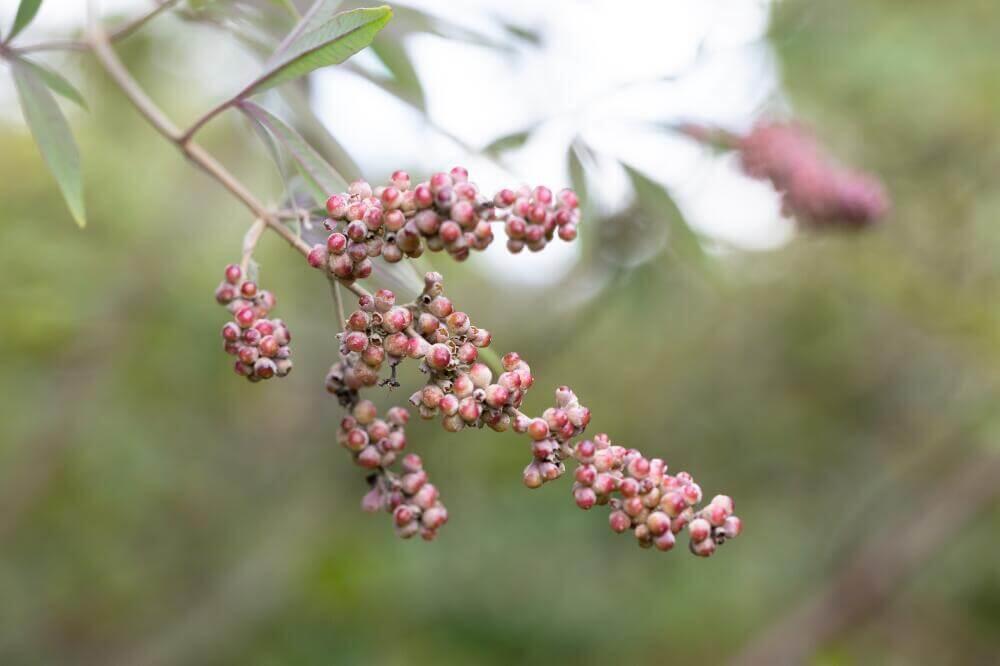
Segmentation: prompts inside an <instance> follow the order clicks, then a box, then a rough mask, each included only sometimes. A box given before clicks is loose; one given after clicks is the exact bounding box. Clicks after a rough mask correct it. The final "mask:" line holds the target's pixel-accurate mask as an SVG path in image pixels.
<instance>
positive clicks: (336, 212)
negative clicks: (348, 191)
mask: <svg viewBox="0 0 1000 666" xmlns="http://www.w3.org/2000/svg"><path fill="white" fill-rule="evenodd" d="M347 205H348V202H347V198H346V197H345V196H343V195H342V194H334V195H333V196H331V197H330V198H329V199H327V200H326V212H327V213H329V215H330V217H332V218H333V219H335V220H340V219H343V218H344V216H346V215H347Z"/></svg>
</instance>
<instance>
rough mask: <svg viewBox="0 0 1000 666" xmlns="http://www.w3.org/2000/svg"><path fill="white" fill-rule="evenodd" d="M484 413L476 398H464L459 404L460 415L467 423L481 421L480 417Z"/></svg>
mask: <svg viewBox="0 0 1000 666" xmlns="http://www.w3.org/2000/svg"><path fill="white" fill-rule="evenodd" d="M482 413H483V408H482V407H481V406H480V405H479V403H478V402H476V400H475V398H473V397H471V396H470V397H468V398H463V399H462V400H461V401H460V402H459V403H458V415H459V416H461V417H462V420H463V421H465V422H466V423H475V422H476V421H478V420H479V416H480V415H481V414H482Z"/></svg>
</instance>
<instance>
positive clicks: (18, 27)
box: [6, 0, 42, 42]
mask: <svg viewBox="0 0 1000 666" xmlns="http://www.w3.org/2000/svg"><path fill="white" fill-rule="evenodd" d="M41 6H42V0H21V4H19V5H18V6H17V15H16V16H14V25H13V26H12V27H11V29H10V34H9V35H7V39H6V41H8V42H9V41H10V40H12V39H14V38H15V37H17V34H18V33H19V32H21V31H22V30H24V29H25V28H27V27H28V24H29V23H31V22H32V21H33V20H34V18H35V14H37V13H38V8H39V7H41Z"/></svg>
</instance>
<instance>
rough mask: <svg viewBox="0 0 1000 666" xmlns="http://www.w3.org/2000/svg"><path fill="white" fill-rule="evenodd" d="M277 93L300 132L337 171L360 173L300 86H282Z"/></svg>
mask: <svg viewBox="0 0 1000 666" xmlns="http://www.w3.org/2000/svg"><path fill="white" fill-rule="evenodd" d="M279 94H280V95H281V98H282V99H283V100H284V101H285V103H287V104H288V106H289V107H291V110H292V111H293V112H294V113H295V117H296V118H297V119H298V127H299V128H300V130H301V133H302V134H303V135H305V136H306V137H308V142H309V144H310V145H313V146H316V148H317V152H318V153H319V154H321V155H322V156H323V157H324V158H325V159H326V161H328V162H329V163H330V164H331V165H333V168H334V170H335V171H336V172H337V173H341V174H345V173H349V174H354V175H357V174H360V173H361V167H359V166H358V164H357V162H355V161H354V158H352V157H351V155H350V153H348V152H347V149H346V148H344V146H343V145H341V143H340V142H339V141H337V139H336V138H335V137H334V136H333V135H332V134H330V130H328V129H327V128H326V126H325V125H324V124H323V123H322V122H321V121H320V119H319V118H317V117H316V112H315V111H314V110H313V108H312V106H311V105H310V102H309V97H308V96H307V95H306V92H305V91H304V90H303V89H302V87H301V86H283V87H282V88H281V90H280V92H279Z"/></svg>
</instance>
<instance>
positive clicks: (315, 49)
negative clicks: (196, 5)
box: [237, 5, 392, 99]
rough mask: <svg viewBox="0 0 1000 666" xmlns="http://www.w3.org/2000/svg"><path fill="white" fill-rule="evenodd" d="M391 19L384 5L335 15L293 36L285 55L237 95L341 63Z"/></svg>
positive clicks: (263, 88)
mask: <svg viewBox="0 0 1000 666" xmlns="http://www.w3.org/2000/svg"><path fill="white" fill-rule="evenodd" d="M391 18H392V10H391V9H390V8H389V7H388V6H385V5H383V6H382V7H374V8H371V9H355V10H352V11H349V12H343V13H340V14H337V15H336V16H334V17H333V18H331V19H329V20H328V21H326V22H325V23H323V24H322V25H321V26H319V27H317V28H315V29H312V30H309V31H307V32H303V33H302V34H301V35H299V36H296V37H295V38H294V39H293V41H292V42H291V43H290V44H288V46H287V54H285V55H284V56H283V57H282V58H280V60H279V61H278V62H277V63H275V64H274V65H273V66H272V67H271V68H270V69H268V71H266V72H265V73H264V74H262V75H261V76H260V77H258V78H257V79H256V80H254V81H253V82H252V83H251V84H250V85H249V86H247V87H246V88H245V89H244V90H243V91H242V92H241V93H239V95H237V98H238V99H242V98H244V97H247V96H248V95H252V94H255V93H259V92H263V91H264V90H268V89H270V88H273V87H275V86H277V85H280V84H282V83H285V82H287V81H291V80H293V79H297V78H299V77H300V76H304V75H305V74H308V73H309V72H311V71H313V70H314V69H318V68H320V67H325V66H327V65H336V64H339V63H342V62H344V61H345V60H347V59H348V58H350V57H351V56H352V55H354V54H355V53H357V52H358V51H360V50H361V49H363V48H365V47H366V46H368V45H369V44H371V42H372V39H374V38H375V35H376V34H378V31H379V30H381V29H382V28H383V27H384V26H385V25H386V24H387V23H388V22H389V19H391ZM305 20H306V19H303V21H302V22H304V21H305ZM302 22H300V25H301V23H302Z"/></svg>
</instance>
